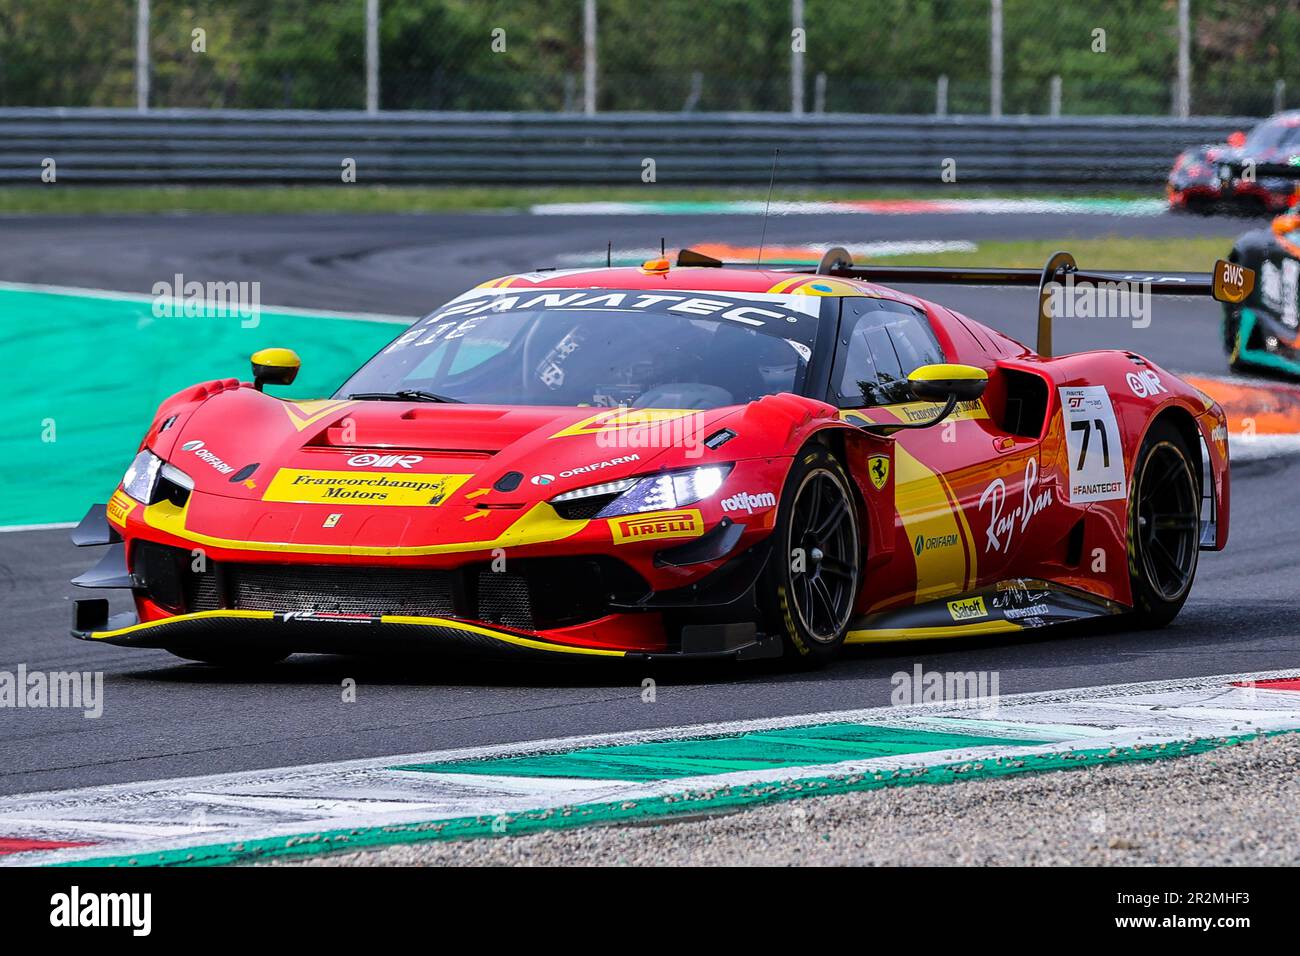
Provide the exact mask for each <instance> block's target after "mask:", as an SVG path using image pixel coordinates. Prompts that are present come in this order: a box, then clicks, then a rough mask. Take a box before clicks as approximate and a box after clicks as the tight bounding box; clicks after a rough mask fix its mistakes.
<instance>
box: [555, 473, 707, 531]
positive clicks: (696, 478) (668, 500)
mask: <svg viewBox="0 0 1300 956" xmlns="http://www.w3.org/2000/svg"><path fill="white" fill-rule="evenodd" d="M730 471H731V465H706V466H703V467H701V468H692V469H690V470H688V471H670V472H664V473H663V474H661V475H647V476H646V477H644V478H625V479H623V480H622V481H608V482H605V483H603V484H599V485H589V486H587V487H586V488H577V489H575V490H573V491H566V492H565V493H564V494H562V495H556V496H555V497H554V498H552V499H551V503H552V504H562V503H564V502H571V501H578V500H580V499H583V498H596V497H605V496H609V495H614V494H616V495H618V497H617V498H615V499H614V500H613V501H611V502H609V503H608V504H607V505H605V507H603V508H601V510H600V511H599V512H597V513H596V517H597V518H612V517H614V516H615V515H630V514H638V513H640V512H643V511H666V510H668V509H670V508H681V507H683V506H684V505H690V504H694V503H695V502H697V501H703V500H704V499H705V498H708V497H710V496H711V495H713V494H715V493H716V492H717V490H718V489H719V488H721V487H722V482H723V481H724V480H725V479H726V477H727V474H728V473H729V472H730Z"/></svg>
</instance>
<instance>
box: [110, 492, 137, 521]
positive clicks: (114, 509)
mask: <svg viewBox="0 0 1300 956" xmlns="http://www.w3.org/2000/svg"><path fill="white" fill-rule="evenodd" d="M136 503H137V502H136V500H135V499H134V498H132V497H131V496H130V495H128V494H125V493H124V492H122V491H115V492H113V497H111V498H109V499H108V504H107V505H106V506H105V508H104V513H105V514H106V515H107V516H108V520H109V521H110V522H112V523H113V524H115V525H117V526H118V527H126V519H127V518H128V517H130V515H131V512H132V511H134V510H135V506H136Z"/></svg>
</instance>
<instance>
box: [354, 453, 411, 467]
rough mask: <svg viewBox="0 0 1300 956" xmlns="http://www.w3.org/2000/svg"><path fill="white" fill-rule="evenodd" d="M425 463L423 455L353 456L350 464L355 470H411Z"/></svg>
mask: <svg viewBox="0 0 1300 956" xmlns="http://www.w3.org/2000/svg"><path fill="white" fill-rule="evenodd" d="M422 461H424V456H423V455H373V454H365V455H353V456H352V457H351V458H349V459H348V464H349V465H351V466H352V467H353V468H393V467H397V468H410V467H411V466H412V465H414V464H417V463H419V462H422Z"/></svg>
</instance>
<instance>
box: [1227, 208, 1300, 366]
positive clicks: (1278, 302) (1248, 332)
mask: <svg viewBox="0 0 1300 956" xmlns="http://www.w3.org/2000/svg"><path fill="white" fill-rule="evenodd" d="M1228 259H1229V261H1231V262H1234V263H1240V264H1241V265H1244V266H1247V267H1248V268H1249V269H1250V270H1251V271H1252V272H1253V273H1254V274H1255V276H1256V281H1255V283H1254V288H1253V289H1252V290H1251V291H1250V293H1249V295H1248V296H1247V297H1246V299H1245V301H1243V302H1240V303H1233V302H1225V303H1224V306H1223V347H1224V350H1225V351H1226V352H1227V353H1228V364H1229V365H1230V366H1231V367H1232V368H1234V369H1251V370H1255V371H1271V372H1280V373H1283V374H1284V375H1293V376H1300V310H1298V305H1300V208H1292V209H1291V210H1290V211H1288V212H1287V213H1286V214H1284V215H1281V216H1277V217H1276V218H1274V220H1273V222H1272V223H1271V224H1270V225H1268V226H1266V227H1264V228H1262V229H1252V230H1251V231H1249V232H1246V233H1243V234H1242V235H1240V236H1238V237H1237V240H1236V242H1234V243H1233V245H1232V252H1231V253H1230V254H1229V256H1228Z"/></svg>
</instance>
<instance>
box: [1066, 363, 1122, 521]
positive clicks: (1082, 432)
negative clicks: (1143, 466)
mask: <svg viewBox="0 0 1300 956" xmlns="http://www.w3.org/2000/svg"><path fill="white" fill-rule="evenodd" d="M1060 393H1061V414H1062V415H1063V416H1064V417H1065V444H1066V448H1067V449H1068V451H1069V459H1070V460H1069V468H1070V494H1069V500H1070V502H1071V503H1073V504H1079V503H1081V502H1086V501H1114V500H1117V499H1121V498H1126V497H1127V496H1128V489H1127V486H1126V484H1125V476H1124V446H1123V440H1122V439H1121V437H1120V432H1119V423H1118V422H1116V420H1115V408H1114V406H1113V405H1111V402H1110V396H1109V395H1107V394H1106V389H1105V387H1104V386H1102V385H1084V386H1080V387H1076V388H1062V389H1060Z"/></svg>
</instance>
